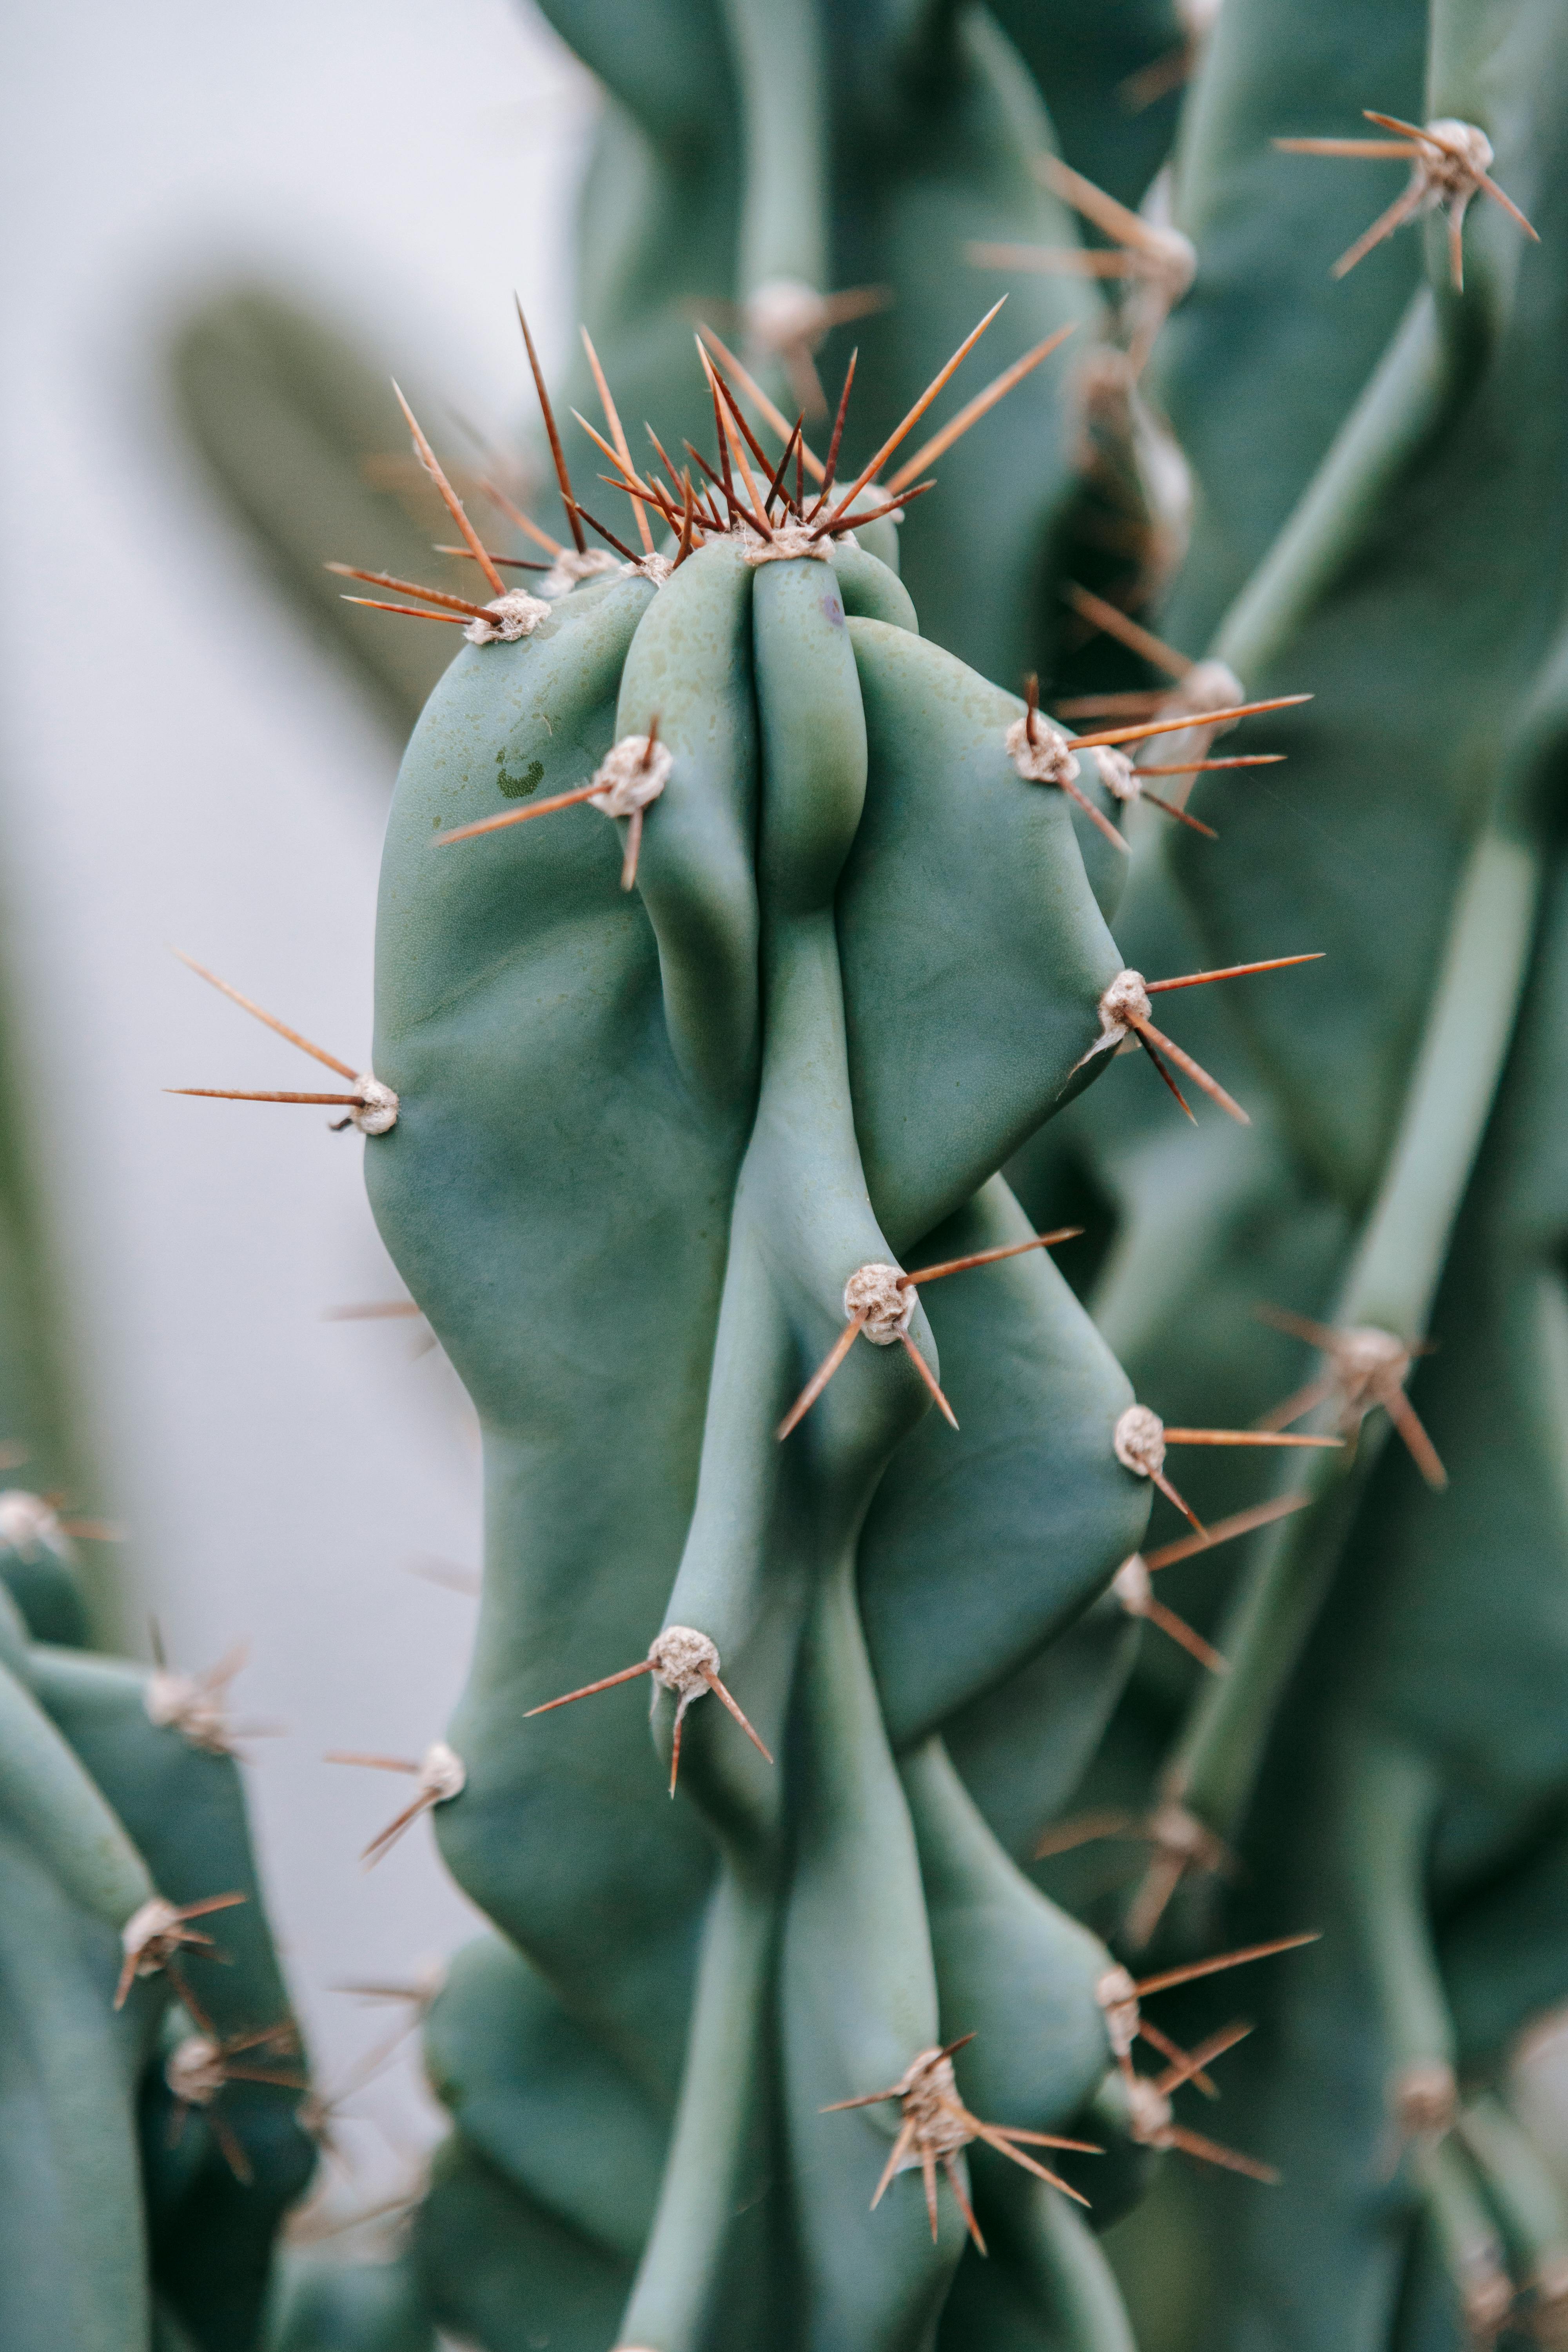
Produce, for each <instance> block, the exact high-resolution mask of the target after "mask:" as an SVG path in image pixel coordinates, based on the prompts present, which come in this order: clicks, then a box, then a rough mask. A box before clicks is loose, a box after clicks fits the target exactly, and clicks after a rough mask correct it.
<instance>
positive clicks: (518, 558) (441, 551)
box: [327, 539, 550, 593]
mask: <svg viewBox="0 0 1568 2352" xmlns="http://www.w3.org/2000/svg"><path fill="white" fill-rule="evenodd" d="M432 545H433V547H434V549H435V552H436V553H437V555H455V556H456V557H457V558H458V562H460V563H473V562H477V561H478V559H477V558H476V556H475V554H474V551H473V549H472V548H471V547H451V546H448V545H447V541H445V540H441V539H437V540H436V541H433V542H432ZM490 562H492V563H493V564H494V565H495V566H496V568H497V569H498V571H501V572H548V571H549V569H550V566H549V564H548V563H534V562H530V560H529V558H528V557H527V556H524V555H498V554H497V553H496V552H495V550H494V549H493V548H492V549H491V550H490ZM327 568H328V570H329V571H331V565H330V564H329V565H328V567H327ZM355 577H356V578H358V579H361V580H368V579H369V577H370V574H369V573H368V572H358V573H356V574H355ZM421 593H424V592H421Z"/></svg>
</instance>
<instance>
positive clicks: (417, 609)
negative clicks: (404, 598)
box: [343, 596, 468, 629]
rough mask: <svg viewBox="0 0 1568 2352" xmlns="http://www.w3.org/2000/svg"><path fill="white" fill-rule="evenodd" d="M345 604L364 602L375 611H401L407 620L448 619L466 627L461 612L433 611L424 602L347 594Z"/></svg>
mask: <svg viewBox="0 0 1568 2352" xmlns="http://www.w3.org/2000/svg"><path fill="white" fill-rule="evenodd" d="M343 603H344V604H364V605H366V606H368V608H369V609H370V611H371V612H373V613H401V614H402V615H403V617H404V619H405V621H447V622H449V623H450V625H451V626H452V627H453V628H454V629H466V628H467V627H468V623H467V621H465V620H464V618H463V616H462V614H461V613H433V612H430V611H428V610H427V609H426V606H425V605H423V604H384V603H383V601H382V599H381V598H380V597H379V596H345V597H344V598H343Z"/></svg>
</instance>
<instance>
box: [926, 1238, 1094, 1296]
mask: <svg viewBox="0 0 1568 2352" xmlns="http://www.w3.org/2000/svg"><path fill="white" fill-rule="evenodd" d="M1082 1231H1083V1227H1082V1226H1081V1225H1061V1226H1058V1229H1057V1231H1056V1232H1055V1233H1050V1234H1032V1235H1031V1236H1030V1238H1029V1239H1028V1240H1027V1241H1026V1242H1004V1243H1003V1244H1002V1246H1001V1247H1000V1248H999V1249H986V1250H972V1251H971V1252H970V1255H968V1256H967V1257H950V1258H944V1259H943V1261H942V1264H941V1265H921V1266H917V1267H916V1268H915V1271H914V1272H913V1274H900V1276H899V1288H900V1290H912V1289H914V1288H915V1287H917V1286H918V1285H919V1284H921V1283H922V1282H941V1281H942V1278H943V1276H946V1275H950V1274H963V1273H965V1272H966V1271H967V1269H968V1268H969V1267H970V1266H972V1265H995V1264H996V1263H997V1261H998V1259H1000V1258H1005V1257H1017V1256H1019V1255H1021V1254H1022V1253H1023V1252H1024V1251H1025V1250H1036V1249H1054V1248H1055V1247H1056V1245H1057V1244H1058V1242H1075V1241H1077V1239H1078V1237H1079V1234H1081V1233H1082Z"/></svg>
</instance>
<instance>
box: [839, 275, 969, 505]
mask: <svg viewBox="0 0 1568 2352" xmlns="http://www.w3.org/2000/svg"><path fill="white" fill-rule="evenodd" d="M1006 299H1007V297H1006V296H1005V294H1004V295H1003V297H1002V301H1001V302H994V303H993V304H992V306H991V308H990V310H987V312H986V313H985V316H984V319H982V320H981V321H980V324H979V325H978V326H977V327H975V328H973V329H972V330H971V331H970V332H969V333H968V334H967V335H965V337H964V339H963V342H961V343H960V345H959V347H958V349H957V350H956V351H955V352H954V353H953V354H952V358H951V359H950V360H949V361H948V362H947V363H946V365H945V366H943V367H941V368H939V369H938V370H937V373H936V374H935V375H934V376H932V378H931V382H930V383H928V384H927V386H926V388H925V390H924V391H923V392H922V393H921V396H920V398H919V399H918V400H917V401H916V403H915V404H914V406H913V407H912V408H911V409H910V412H909V414H908V415H907V416H905V417H904V418H903V420H902V422H901V423H900V424H899V425H896V426H895V427H894V429H893V431H892V432H891V433H890V434H889V436H888V438H887V439H886V441H884V442H883V444H882V446H881V447H880V448H879V450H878V452H877V454H876V456H875V457H873V458H872V459H871V461H870V463H869V465H868V466H866V467H863V468H862V469H861V471H860V473H859V474H858V476H857V477H856V478H855V480H854V481H853V482H852V483H851V484H850V486H849V488H848V489H847V490H846V491H845V493H844V496H843V497H842V498H841V499H839V501H838V504H837V506H836V507H835V509H833V513H832V515H831V516H830V518H829V520H830V521H831V522H837V521H838V520H840V519H841V518H842V517H843V516H844V515H845V514H846V513H847V510H848V509H849V508H850V507H852V506H853V505H854V503H855V501H856V499H858V497H859V495H860V493H861V491H862V490H863V489H864V488H865V487H866V485H867V483H868V482H869V481H871V480H872V479H874V478H875V477H876V476H877V475H878V474H879V473H880V471H881V469H882V467H884V466H885V465H886V463H887V461H888V459H889V457H891V456H892V454H893V452H894V450H895V449H896V448H897V447H898V446H899V444H900V441H902V440H903V439H904V438H905V436H906V435H908V434H909V433H910V432H912V431H913V429H914V427H915V426H916V425H918V424H919V423H920V420H921V417H922V416H923V415H925V413H926V410H927V409H928V408H929V407H930V406H931V402H932V401H933V400H934V399H935V398H936V396H937V394H938V393H939V392H941V390H942V386H943V384H944V383H946V382H947V381H948V378H949V377H950V376H951V375H952V373H953V372H954V370H955V369H956V368H958V367H960V366H961V365H962V364H963V361H964V360H965V359H967V357H968V356H969V353H970V352H972V351H973V349H974V346H975V344H976V343H977V342H978V341H980V338H981V336H982V335H983V334H984V332H985V330H986V328H987V327H988V326H989V325H990V324H991V321H992V320H993V319H994V317H995V316H996V313H997V311H998V310H1000V309H1001V308H1002V303H1003V302H1005V300H1006Z"/></svg>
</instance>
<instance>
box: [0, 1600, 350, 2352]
mask: <svg viewBox="0 0 1568 2352" xmlns="http://www.w3.org/2000/svg"><path fill="white" fill-rule="evenodd" d="M0 1644H3V1653H4V1655H3V1664H0V1788H3V1824H4V1827H3V1837H4V1844H5V1884H6V1901H5V1906H4V1927H3V1928H0V1946H3V1948H0V1998H3V2000H4V2003H5V2014H6V2037H5V2039H6V2051H7V2059H6V2078H7V2079H6V2103H7V2121H6V2130H5V2187H6V2195H5V2249H6V2259H5V2275H4V2283H3V2284H0V2323H3V2332H4V2334H5V2340H6V2342H7V2343H14V2344H16V2345H18V2346H20V2345H34V2344H37V2345H44V2344H54V2343H58V2344H64V2343H69V2344H71V2345H72V2346H76V2345H80V2346H82V2347H91V2352H148V2347H151V2346H153V2344H155V2343H163V2342H165V2341H168V2342H172V2343H173V2342H177V2343H179V2344H182V2345H189V2346H191V2347H206V2352H230V2347H239V2348H240V2352H243V2347H252V2346H258V2345H259V2344H260V2343H261V2341H262V2329H263V2326H264V2324H265V2305H266V2302H267V2297H268V2276H269V2267H270V2261H271V2252H272V2245H273V2241H274V2239H275V2236H276V2233H277V2231H278V2227H279V2221H280V2220H281V2218H282V2214H283V2211H284V2210H285V2208H286V2207H287V2206H288V2205H289V2204H290V2203H291V2202H292V2201H293V2200H295V2199H296V2198H297V2197H298V2196H299V2194H300V2190H301V2189H303V2187H304V2185H305V2182H306V2180H307V2179H308V2178H309V2175H310V2170H311V2168H312V2166H313V2164H314V2161H315V2150H314V2147H313V2145H312V2143H311V2140H310V2137H308V2135H307V2134H306V2132H305V2131H304V2129H303V2128H302V2127H301V2125H300V2121H299V2120H298V2118H297V2110H298V2109H299V2108H300V2096H299V2094H300V2092H302V2091H303V2090H304V2089H305V2088H306V2080H305V2077H304V2075H303V2074H301V2073H300V2072H299V2071H298V2070H299V2069H300V2064H301V2063H302V2062H301V2058H300V2038H299V2032H298V2029H297V2027H296V2026H295V2024H294V2021H293V2019H292V2017H291V2015H290V2013H289V2000H288V1995H287V1992H286V1990H285V1989H284V1986H283V1981H282V1978H281V1976H280V1974H279V1968H278V1962H277V1958H276V1956H275V1954H274V1952H273V1948H272V1944H271V1939H270V1937H269V1935H268V1927H267V1922H266V1917H265V1914H264V1911H263V1909H262V1905H261V1898H260V1892H259V1888H258V1882H257V1875H256V1867H255V1864H254V1862H253V1860H252V1858H251V1852H250V1842H249V1836H248V1832H247V1827H246V1820H245V1807H244V1801H243V1798H242V1795H241V1792H240V1788H239V1780H238V1773H237V1765H236V1763H235V1760H234V1757H233V1755H232V1753H230V1752H229V1750H228V1748H227V1744H226V1732H225V1729H224V1726H223V1723H222V1718H221V1713H220V1711H219V1709H218V1707H217V1706H216V1700H215V1690H214V1686H213V1685H212V1683H211V1680H210V1678H208V1680H207V1681H206V1682H205V1683H204V1682H203V1681H202V1680H200V1679H199V1678H195V1677H189V1676H182V1675H174V1674H171V1673H170V1672H169V1671H168V1670H167V1669H166V1668H162V1667H161V1668H159V1669H156V1670H155V1671H154V1672H153V1674H151V1675H149V1674H147V1673H146V1672H145V1671H144V1670H142V1668H139V1667H135V1666H131V1665H126V1664H121V1663H120V1662H119V1661H117V1660H113V1659H109V1658H102V1657H96V1656H91V1655H89V1654H86V1653H85V1652H83V1651H80V1650H76V1649H69V1648H62V1647H58V1646H54V1645H52V1644H50V1643H46V1642H36V1641H32V1640H30V1639H29V1637H28V1634H27V1631H26V1625H25V1624H24V1622H23V1620H22V1618H21V1616H20V1614H19V1612H17V1610H16V1607H15V1605H14V1604H12V1603H11V1602H9V1601H6V1602H5V1605H4V1610H3V1612H0ZM214 1958H219V1959H222V1960H223V1961H225V1962H226V1963H227V1965H226V1966H225V1967H218V1968H215V1967H213V1966H212V1965H211V1960H212V1959H214Z"/></svg>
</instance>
